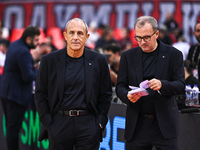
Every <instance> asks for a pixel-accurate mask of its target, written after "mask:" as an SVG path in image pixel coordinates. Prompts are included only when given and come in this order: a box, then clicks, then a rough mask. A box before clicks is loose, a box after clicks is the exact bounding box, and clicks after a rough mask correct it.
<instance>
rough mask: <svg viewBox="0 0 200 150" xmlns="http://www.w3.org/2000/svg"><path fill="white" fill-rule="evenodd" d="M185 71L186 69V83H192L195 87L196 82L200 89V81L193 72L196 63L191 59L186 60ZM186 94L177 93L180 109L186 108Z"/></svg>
mask: <svg viewBox="0 0 200 150" xmlns="http://www.w3.org/2000/svg"><path fill="white" fill-rule="evenodd" d="M183 63H184V71H185V85H189V84H190V85H191V87H192V88H193V87H194V85H195V84H196V85H197V86H198V88H199V89H200V82H199V80H198V79H197V78H195V77H194V76H193V74H192V72H193V69H194V68H195V66H196V64H195V63H191V62H190V60H185V61H184V62H183ZM185 98H186V96H185V94H182V95H176V100H177V104H178V108H179V109H183V108H185V107H186V106H185Z"/></svg>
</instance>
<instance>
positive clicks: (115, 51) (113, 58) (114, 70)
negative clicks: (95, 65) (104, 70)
mask: <svg viewBox="0 0 200 150" xmlns="http://www.w3.org/2000/svg"><path fill="white" fill-rule="evenodd" d="M104 54H108V55H110V57H109V59H108V64H109V65H110V77H111V80H112V85H113V86H115V85H116V83H117V74H118V70H119V63H120V57H121V56H120V47H119V46H118V45H116V44H110V45H106V46H105V48H104Z"/></svg>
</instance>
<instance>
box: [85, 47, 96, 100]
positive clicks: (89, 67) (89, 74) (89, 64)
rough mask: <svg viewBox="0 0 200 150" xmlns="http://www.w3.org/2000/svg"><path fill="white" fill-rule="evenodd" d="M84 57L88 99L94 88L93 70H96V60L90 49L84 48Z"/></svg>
mask: <svg viewBox="0 0 200 150" xmlns="http://www.w3.org/2000/svg"><path fill="white" fill-rule="evenodd" d="M84 58H85V80H86V82H85V84H86V90H85V91H86V100H87V102H88V100H89V99H90V98H89V96H90V91H91V88H92V81H93V70H94V65H95V64H94V61H93V58H92V56H90V55H89V50H87V49H85V50H84Z"/></svg>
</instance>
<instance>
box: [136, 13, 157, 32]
mask: <svg viewBox="0 0 200 150" xmlns="http://www.w3.org/2000/svg"><path fill="white" fill-rule="evenodd" d="M146 23H149V24H151V26H152V28H153V30H154V31H156V30H158V23H157V20H156V19H155V18H154V17H151V16H141V17H139V18H137V20H136V21H135V24H134V29H135V28H136V26H138V27H142V26H144V25H145V24H146Z"/></svg>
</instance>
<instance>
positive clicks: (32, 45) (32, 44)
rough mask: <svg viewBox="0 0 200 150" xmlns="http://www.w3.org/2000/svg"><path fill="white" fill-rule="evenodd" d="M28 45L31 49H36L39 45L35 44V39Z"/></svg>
mask: <svg viewBox="0 0 200 150" xmlns="http://www.w3.org/2000/svg"><path fill="white" fill-rule="evenodd" d="M28 47H29V49H35V48H36V47H37V45H35V44H34V43H33V39H31V43H30V44H28Z"/></svg>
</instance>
